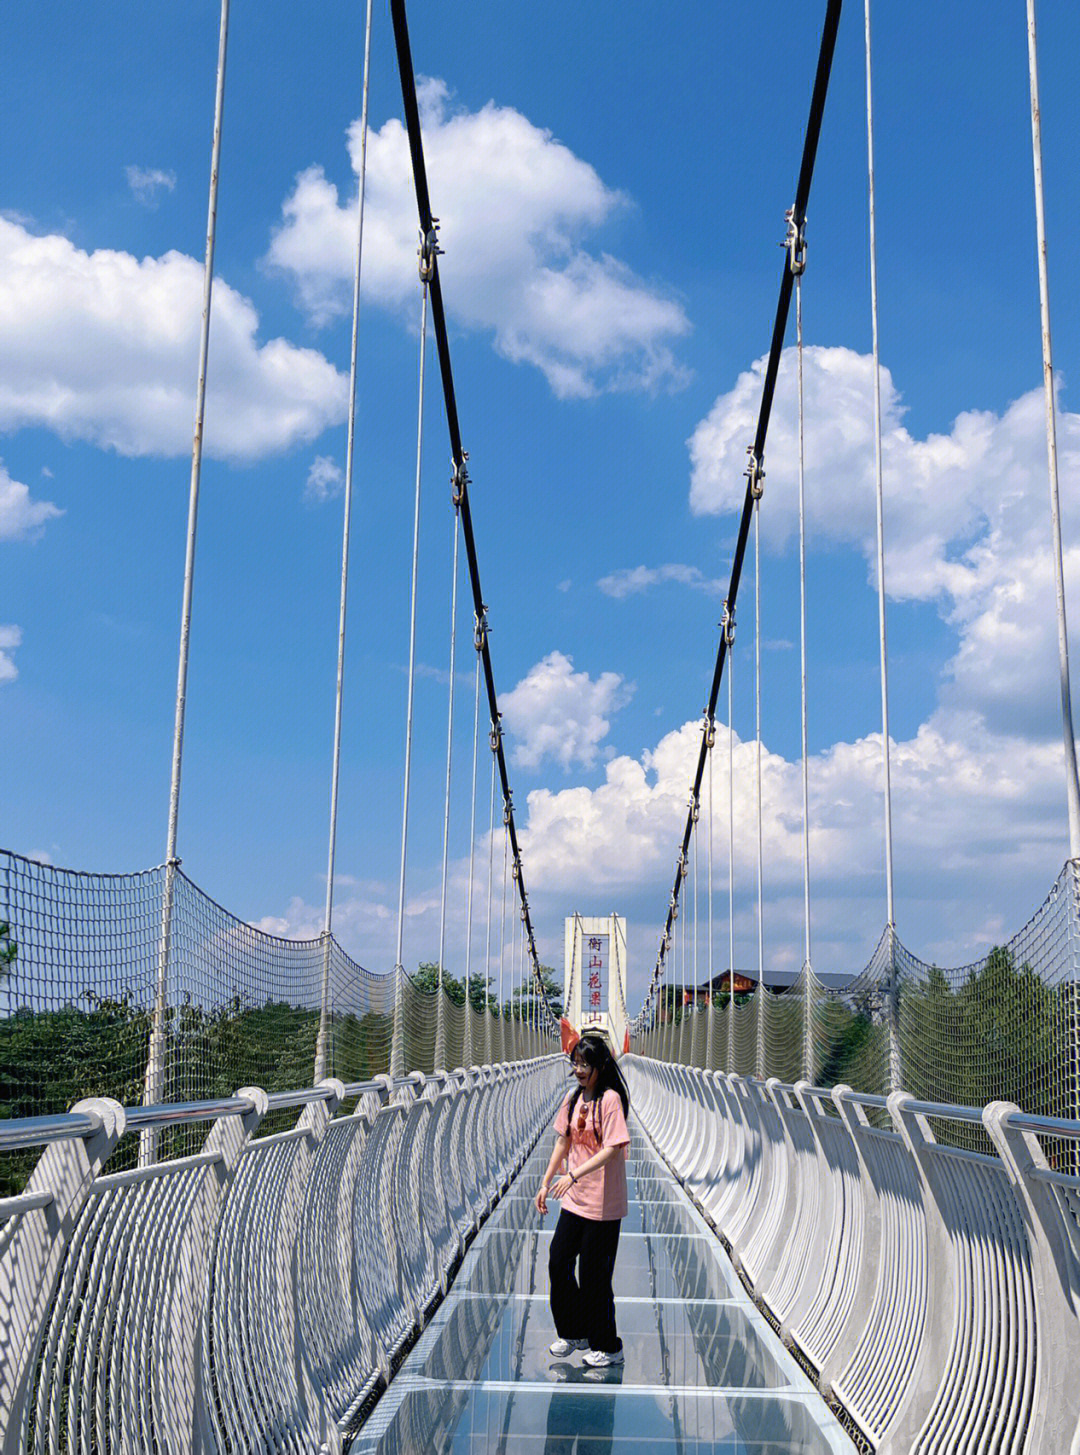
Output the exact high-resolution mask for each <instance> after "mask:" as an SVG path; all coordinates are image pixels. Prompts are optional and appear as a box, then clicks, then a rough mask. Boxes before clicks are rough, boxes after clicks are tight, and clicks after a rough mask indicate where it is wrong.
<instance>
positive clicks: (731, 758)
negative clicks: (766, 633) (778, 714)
mask: <svg viewBox="0 0 1080 1455" xmlns="http://www.w3.org/2000/svg"><path fill="white" fill-rule="evenodd" d="M728 621H729V623H730V615H729V617H728ZM727 669H728V676H727V723H728V740H727V751H728V870H727V892H728V1059H727V1069H728V1075H729V1076H730V1075H732V1074H733V1072H734V1070H735V731H734V717H733V714H732V691H731V683H732V679H733V677H734V672H735V657H734V655H733V654H732V653H729V654H728V661H727Z"/></svg>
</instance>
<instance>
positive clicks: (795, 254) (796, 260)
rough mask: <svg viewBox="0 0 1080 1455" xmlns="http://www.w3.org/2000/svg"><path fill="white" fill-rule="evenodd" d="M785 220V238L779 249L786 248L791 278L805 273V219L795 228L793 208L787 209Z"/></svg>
mask: <svg viewBox="0 0 1080 1455" xmlns="http://www.w3.org/2000/svg"><path fill="white" fill-rule="evenodd" d="M784 216H785V218H786V219H787V237H786V238H785V239H784V241H783V242H782V243H781V247H785V248H787V255H788V268H789V269H790V271H791V275H792V277H793V278H798V277H799V276H800V275H801V274H802V273H805V272H806V218H805V217H804V218H803V220H802V222H801V223H800V224H799V226H798V227H796V226H795V208H794V207H789V208H788V210H787V212H786V213H785V214H784Z"/></svg>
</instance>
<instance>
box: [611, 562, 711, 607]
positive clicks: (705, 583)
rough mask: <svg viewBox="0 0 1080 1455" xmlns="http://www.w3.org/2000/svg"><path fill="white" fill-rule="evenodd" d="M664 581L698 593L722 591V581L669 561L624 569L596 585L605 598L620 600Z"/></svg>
mask: <svg viewBox="0 0 1080 1455" xmlns="http://www.w3.org/2000/svg"><path fill="white" fill-rule="evenodd" d="M666 581H675V582H677V583H678V584H679V585H680V586H693V587H694V588H695V589H696V590H698V591H707V592H709V593H710V594H713V595H715V594H716V593H718V592H719V591H721V590H722V588H723V582H721V581H712V580H710V579H709V578H708V577H707V576H706V575H705V574H704V572H702V571H700V570H699V569H698V567H697V566H683V565H679V564H678V563H676V562H671V563H669V564H668V565H666V566H624V567H622V568H621V569H620V570H618V571H612V573H611V575H610V576H602V577H601V578H600V580H599V581H598V582H597V583H596V584H597V586H599V588H600V590H601V591H602V592H603V593H604V595H605V596H613V597H614V598H615V600H616V601H623V600H625V598H626V597H627V596H636V595H638V594H640V593H641V592H642V591H648V590H649V588H650V587H652V586H659V585H661V584H662V583H664V582H666Z"/></svg>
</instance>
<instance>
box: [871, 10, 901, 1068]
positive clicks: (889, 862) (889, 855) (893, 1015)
mask: <svg viewBox="0 0 1080 1455" xmlns="http://www.w3.org/2000/svg"><path fill="white" fill-rule="evenodd" d="M865 17H866V157H867V193H868V202H869V210H870V317H871V331H872V341H873V353H874V479H875V485H876V496H877V578H878V581H877V584H878V629H879V637H880V653H881V755H882V771H883V775H884V790H885V906H886V916H887V920H888V935H889V1087H890V1089H891V1090H893V1091H897V1090H899V1088H900V1084H901V1079H902V1078H901V1068H900V1041H899V1034H898V1031H899V1027H898V1013H899V1006H898V1003H897V987H896V947H895V929H896V910H895V904H894V900H893V831H892V775H891V771H890V762H889V757H890V744H889V651H888V640H887V635H886V629H885V487H884V470H883V467H882V454H881V354H880V350H879V346H878V291H877V213H876V204H875V194H874V88H873V76H872V71H871V64H870V57H871V47H870V0H865Z"/></svg>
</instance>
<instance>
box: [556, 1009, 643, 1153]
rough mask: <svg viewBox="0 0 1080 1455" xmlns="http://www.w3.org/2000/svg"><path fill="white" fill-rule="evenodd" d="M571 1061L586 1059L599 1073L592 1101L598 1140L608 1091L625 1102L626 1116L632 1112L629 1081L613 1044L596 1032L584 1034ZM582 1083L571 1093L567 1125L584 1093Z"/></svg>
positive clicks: (573, 1051)
mask: <svg viewBox="0 0 1080 1455" xmlns="http://www.w3.org/2000/svg"><path fill="white" fill-rule="evenodd" d="M570 1059H571V1061H575V1060H580V1061H584V1062H585V1065H586V1066H589V1067H591V1068H592V1069H593V1070H595V1071H596V1072H597V1073H598V1074H597V1078H596V1099H595V1100H594V1101H593V1130H594V1132H595V1133H596V1140H597V1141H598V1142H599V1141H601V1140H602V1138H601V1136H600V1100H601V1098H602V1097H603V1095H604V1092H605V1091H614V1092H615V1093H616V1095H617V1096H618V1098H619V1100H620V1101H621V1102H622V1109H623V1116H624V1117H625V1116H629V1114H630V1093H629V1091H627V1089H626V1082H625V1081H624V1080H623V1074H622V1072H621V1071H620V1070H619V1063H618V1062H617V1061H616V1060H615V1057H614V1056H613V1055H612V1054H611V1047H610V1046H609V1045H608V1041H607V1037H606V1036H602V1035H599V1034H597V1033H595V1032H594V1033H593V1034H592V1035H584V1036H582V1037H581V1039H580V1041H578V1043H577V1045H576V1046H575V1047H574V1049H573V1050H572V1051H571V1053H570ZM581 1091H582V1088H581V1084H580V1083H579V1084H578V1085H577V1086H575V1087H574V1089H573V1091H572V1092H571V1093H570V1105H569V1106H568V1107H567V1111H566V1118H567V1127H569V1125H570V1121H571V1119H572V1118H573V1115H574V1107H575V1106H576V1105H577V1101H578V1097H580V1095H581Z"/></svg>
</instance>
